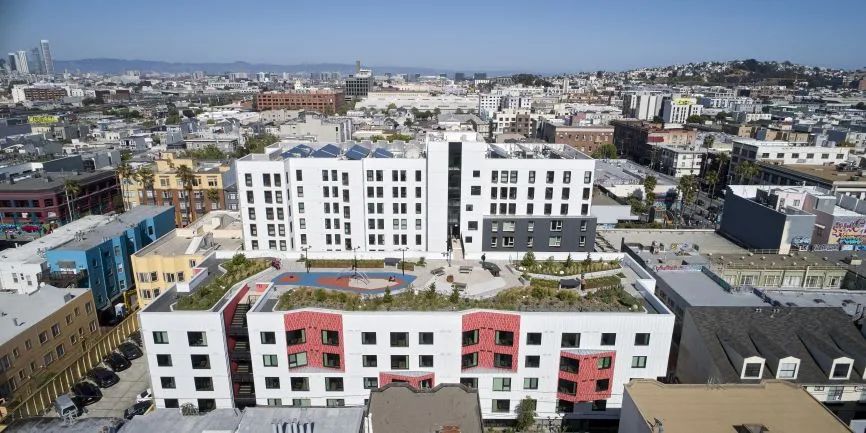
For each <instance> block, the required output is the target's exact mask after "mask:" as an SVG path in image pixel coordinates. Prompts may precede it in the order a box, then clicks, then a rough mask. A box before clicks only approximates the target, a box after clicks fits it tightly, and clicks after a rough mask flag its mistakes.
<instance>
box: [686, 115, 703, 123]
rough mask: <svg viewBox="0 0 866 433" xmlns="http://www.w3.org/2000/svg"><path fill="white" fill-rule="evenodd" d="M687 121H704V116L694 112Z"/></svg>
mask: <svg viewBox="0 0 866 433" xmlns="http://www.w3.org/2000/svg"><path fill="white" fill-rule="evenodd" d="M686 123H704V118H703V117H701V116H699V115H697V114H692V115H691V116H689V117H688V118H687V119H686Z"/></svg>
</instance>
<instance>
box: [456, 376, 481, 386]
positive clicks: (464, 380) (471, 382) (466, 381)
mask: <svg viewBox="0 0 866 433" xmlns="http://www.w3.org/2000/svg"><path fill="white" fill-rule="evenodd" d="M460 384H461V385H463V386H465V387H467V388H478V378H477V377H461V378H460Z"/></svg>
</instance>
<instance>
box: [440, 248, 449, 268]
mask: <svg viewBox="0 0 866 433" xmlns="http://www.w3.org/2000/svg"><path fill="white" fill-rule="evenodd" d="M442 257H445V260H447V261H448V267H449V268H450V267H451V250H448V251H445V252H444V253H442Z"/></svg>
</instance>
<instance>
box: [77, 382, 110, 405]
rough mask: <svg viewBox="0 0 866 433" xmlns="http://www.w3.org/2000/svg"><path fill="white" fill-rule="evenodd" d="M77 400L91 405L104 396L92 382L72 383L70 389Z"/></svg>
mask: <svg viewBox="0 0 866 433" xmlns="http://www.w3.org/2000/svg"><path fill="white" fill-rule="evenodd" d="M70 392H71V393H72V395H73V396H74V397H75V400H76V401H77V402H80V403H81V404H83V405H85V406H86V405H91V404H93V403H96V402H97V401H99V400H100V399H101V398H102V391H100V390H99V388H97V387H96V385H94V384H92V383H90V382H78V383H76V384H75V385H72V389H71V390H70Z"/></svg>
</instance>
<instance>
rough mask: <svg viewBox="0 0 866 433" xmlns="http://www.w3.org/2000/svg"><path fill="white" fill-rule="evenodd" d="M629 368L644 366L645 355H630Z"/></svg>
mask: <svg viewBox="0 0 866 433" xmlns="http://www.w3.org/2000/svg"><path fill="white" fill-rule="evenodd" d="M631 368H646V356H632V357H631Z"/></svg>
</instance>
